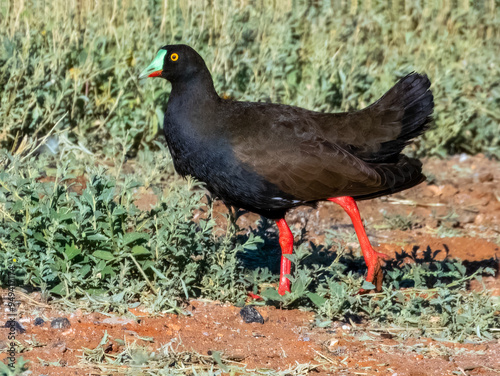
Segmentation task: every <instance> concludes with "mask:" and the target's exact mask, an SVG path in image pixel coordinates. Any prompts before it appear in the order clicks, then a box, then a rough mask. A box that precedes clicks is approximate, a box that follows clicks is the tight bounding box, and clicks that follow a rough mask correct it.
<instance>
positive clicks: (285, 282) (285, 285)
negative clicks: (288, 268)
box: [278, 277, 290, 296]
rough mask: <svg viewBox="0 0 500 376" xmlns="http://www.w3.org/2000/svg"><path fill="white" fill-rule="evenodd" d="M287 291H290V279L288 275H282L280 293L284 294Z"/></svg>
mask: <svg viewBox="0 0 500 376" xmlns="http://www.w3.org/2000/svg"><path fill="white" fill-rule="evenodd" d="M287 292H288V293H289V292H290V280H289V279H288V278H286V277H282V278H280V283H279V286H278V294H280V295H281V296H283V295H285V293H287Z"/></svg>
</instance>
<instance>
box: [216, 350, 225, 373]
mask: <svg viewBox="0 0 500 376" xmlns="http://www.w3.org/2000/svg"><path fill="white" fill-rule="evenodd" d="M212 357H213V358H214V360H215V362H216V363H217V364H218V365H219V367H220V368H221V369H222V370H223V371H224V372H229V367H228V366H226V365H225V364H224V363H222V359H221V357H220V352H219V351H212Z"/></svg>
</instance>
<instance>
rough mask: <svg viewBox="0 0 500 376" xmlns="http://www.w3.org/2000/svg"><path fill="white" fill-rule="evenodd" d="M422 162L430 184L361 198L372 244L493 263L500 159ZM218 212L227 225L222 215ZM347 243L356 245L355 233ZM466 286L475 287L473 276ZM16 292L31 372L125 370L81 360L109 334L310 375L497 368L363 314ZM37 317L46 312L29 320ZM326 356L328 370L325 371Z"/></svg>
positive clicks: (470, 350)
mask: <svg viewBox="0 0 500 376" xmlns="http://www.w3.org/2000/svg"><path fill="white" fill-rule="evenodd" d="M424 166H425V167H424V170H425V172H426V174H427V176H428V178H429V179H428V181H427V182H425V183H423V184H421V185H419V186H418V187H415V188H413V189H410V190H408V191H405V192H401V193H398V194H395V195H393V196H389V197H383V198H379V199H375V200H370V201H363V202H360V203H359V207H360V211H361V215H362V217H363V219H364V221H365V225H366V227H367V232H368V235H369V237H370V239H371V240H372V244H373V245H374V246H375V248H376V250H378V251H381V252H385V253H387V254H388V255H390V256H391V257H396V256H398V257H400V258H401V259H402V260H403V262H414V259H415V258H423V257H424V253H426V252H427V253H428V252H430V253H431V254H432V255H433V256H435V257H436V258H437V259H444V258H458V259H461V260H464V261H467V262H470V263H474V262H476V263H481V265H484V264H487V265H488V266H492V267H493V268H494V269H496V271H497V272H498V270H499V267H500V263H499V258H500V246H499V244H500V188H499V187H500V168H499V166H500V163H498V162H496V161H491V160H488V159H487V158H485V157H484V156H481V155H478V156H473V157H471V156H465V155H463V156H455V157H452V158H450V159H447V160H439V159H434V158H432V159H427V160H424ZM155 199H156V198H155V197H154V196H153V195H152V194H149V193H147V192H146V193H144V194H142V195H141V196H140V197H138V199H137V201H136V204H137V205H138V206H139V207H141V208H142V209H148V208H149V206H150V205H151V204H154V202H155ZM225 210H226V209H225V207H224V206H223V205H219V204H217V205H216V211H218V212H221V213H222V212H224V211H225ZM216 218H217V219H218V221H220V227H221V231H223V230H222V229H223V228H224V226H225V224H224V221H223V218H222V216H220V215H219V216H218V217H216ZM287 219H288V220H289V223H290V225H291V226H293V227H294V228H295V229H299V230H302V229H303V231H302V233H303V234H305V235H304V236H305V237H306V239H307V241H311V242H314V243H317V244H320V243H321V242H323V241H325V233H326V230H329V229H330V230H331V229H333V230H340V231H353V229H352V226H351V225H350V221H349V219H348V217H347V215H346V214H345V213H344V212H343V211H342V209H341V208H340V207H338V206H336V205H334V204H332V203H323V204H320V205H318V207H317V208H299V209H296V210H294V211H292V212H290V214H289V216H288V217H287ZM258 220H259V217H258V216H256V215H254V214H251V213H247V214H245V215H243V216H242V217H241V218H240V219H239V220H238V224H239V225H240V227H241V228H242V229H243V231H250V230H251V229H254V228H255V227H256V226H257V222H258ZM388 223H389V225H388ZM347 245H348V246H349V247H352V248H353V249H358V248H359V245H358V244H357V242H353V243H352V244H347ZM483 281H484V283H485V284H486V287H487V288H488V289H489V290H490V291H491V293H492V294H493V295H495V296H500V278H498V273H497V275H496V276H495V277H486V278H484V279H483ZM469 287H470V289H480V288H482V287H481V286H479V284H478V283H471V285H470V286H469ZM5 294H6V291H5V290H4V291H2V295H5ZM17 296H18V299H19V302H20V306H19V312H20V315H19V322H20V323H21V324H22V325H23V326H24V328H25V330H26V331H25V333H23V334H18V335H17V336H16V338H17V340H19V341H21V342H22V343H23V344H25V349H24V352H23V353H22V354H20V355H22V356H23V358H24V359H28V360H30V361H31V364H30V370H31V371H32V375H51V376H52V375H113V374H124V372H125V371H124V370H123V369H113V368H112V367H110V368H105V369H98V368H96V367H94V366H91V365H86V364H84V363H83V362H81V357H82V349H83V348H88V349H94V348H96V347H97V346H98V345H99V343H100V342H101V340H102V339H103V336H104V335H105V332H107V335H108V337H107V339H106V345H105V349H106V350H105V351H106V352H107V353H109V354H118V353H120V352H121V351H123V348H124V346H125V343H128V344H130V343H134V342H135V343H137V344H138V345H142V346H146V347H147V348H148V349H149V350H150V351H158V349H159V348H160V347H161V346H162V345H165V344H167V343H170V344H171V346H172V348H173V349H175V350H176V351H195V352H197V353H199V354H201V355H204V356H210V355H212V354H213V353H214V352H216V351H220V352H222V353H223V354H224V358H225V359H229V360H230V361H232V362H234V364H239V365H242V366H247V369H249V370H251V369H262V368H266V369H269V368H271V369H281V370H285V369H287V368H289V367H293V366H295V365H297V364H309V367H310V369H311V371H310V373H311V374H317V375H329V374H339V375H374V374H377V375H378V374H380V375H392V376H396V375H397V376H418V375H498V374H500V356H498V354H500V342H499V341H490V342H485V343H480V344H457V343H448V342H438V341H435V340H432V339H430V338H409V339H406V340H401V339H397V338H395V337H394V334H395V333H394V332H393V333H391V331H390V330H384V331H377V330H376V329H374V328H373V327H372V326H370V324H369V323H362V324H355V323H352V322H349V323H344V322H338V323H334V324H333V326H332V327H330V328H318V327H315V326H313V325H311V324H312V322H313V321H314V315H313V313H311V312H303V311H299V310H282V309H277V308H275V307H268V306H261V307H256V309H257V310H258V311H259V312H260V313H261V314H262V316H263V317H264V320H265V322H264V324H259V323H251V324H246V323H244V322H243V320H242V319H241V317H240V313H239V312H240V308H238V307H234V306H231V305H226V304H221V303H219V302H211V301H202V300H193V301H191V302H190V305H189V306H188V307H186V308H185V309H186V311H188V312H190V315H187V316H180V315H174V314H166V315H161V316H152V315H148V314H147V313H146V312H143V311H141V310H140V309H139V308H138V309H131V310H130V313H131V314H132V315H135V316H136V319H133V316H132V315H129V316H128V317H119V316H114V315H103V314H98V313H88V312H84V311H81V310H77V311H75V312H73V313H71V314H67V313H62V312H58V311H56V310H55V309H54V308H53V307H51V306H50V305H46V304H44V303H42V302H41V300H40V297H39V295H38V294H37V293H35V294H29V295H26V294H24V293H22V292H19V293H18V294H17ZM37 317H43V318H44V319H45V320H46V322H45V323H44V324H43V325H41V326H37V325H35V323H34V320H35V318H37ZM56 317H66V318H67V319H68V320H69V322H70V325H71V326H70V327H69V328H66V329H55V328H51V326H50V320H52V319H53V318H56ZM131 317H132V318H131ZM6 320H7V314H6V312H4V311H2V312H1V313H0V323H4V322H6ZM47 320H49V321H47ZM2 326H3V324H2ZM0 333H2V334H0V352H1V353H0V359H2V360H4V359H5V358H6V356H7V354H6V353H5V347H6V345H7V343H8V342H7V340H6V337H7V333H8V329H7V328H0ZM4 334H5V335H4ZM35 339H36V340H35ZM26 341H28V342H26ZM29 341H31V342H29ZM123 341H125V343H124V342H123ZM326 366H329V367H333V368H334V369H336V371H335V372H333V373H332V371H325V369H326V368H325V367H326Z"/></svg>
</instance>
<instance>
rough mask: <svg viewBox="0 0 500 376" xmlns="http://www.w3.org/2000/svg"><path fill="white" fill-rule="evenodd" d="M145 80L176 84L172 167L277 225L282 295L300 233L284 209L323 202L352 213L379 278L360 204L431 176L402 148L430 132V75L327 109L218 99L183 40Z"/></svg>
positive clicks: (168, 133) (170, 123)
mask: <svg viewBox="0 0 500 376" xmlns="http://www.w3.org/2000/svg"><path fill="white" fill-rule="evenodd" d="M140 77H141V78H142V77H162V78H164V79H166V80H168V81H170V82H171V83H172V91H171V93H170V97H169V99H168V104H167V112H166V113H165V122H164V132H165V137H166V139H167V143H168V147H169V150H170V153H171V155H172V159H173V162H174V166H175V169H176V170H177V172H178V173H179V174H181V175H184V176H185V175H192V176H194V177H195V178H196V179H198V180H201V181H202V182H204V183H205V184H206V187H207V188H208V190H209V191H210V192H211V193H212V194H213V195H214V196H216V197H218V198H220V199H221V200H222V201H223V202H224V203H225V204H226V205H228V206H233V207H236V208H242V209H246V210H248V211H251V212H255V213H258V214H260V215H262V216H264V217H267V218H270V219H273V220H275V221H276V223H277V225H278V229H279V243H280V246H281V251H282V257H281V271H280V280H279V286H278V292H279V293H280V294H282V295H283V294H285V293H286V292H287V291H288V292H290V280H289V279H288V278H287V275H288V274H290V272H291V271H290V268H291V262H290V260H289V259H288V258H286V257H285V255H288V254H291V253H292V251H293V235H292V232H291V231H290V229H289V227H288V225H287V223H286V220H285V214H286V213H287V211H288V210H290V209H291V208H294V207H297V206H300V205H314V204H315V203H316V202H318V201H325V200H328V201H332V202H335V203H337V204H339V205H340V206H341V207H342V208H343V209H344V210H345V211H346V212H347V214H348V215H349V216H350V217H351V220H352V223H353V225H354V229H355V231H356V234H357V236H358V239H359V242H360V245H361V250H362V252H363V256H364V259H365V262H366V265H367V268H368V271H367V275H366V280H367V281H368V282H372V283H374V284H375V285H376V286H377V287H378V288H380V286H381V284H382V278H383V274H382V269H381V264H380V259H384V258H387V256H386V255H384V254H383V253H379V252H376V251H375V250H374V249H373V248H372V246H371V245H370V241H369V240H368V237H367V235H366V232H365V230H364V227H363V223H362V221H361V217H360V214H359V211H358V208H357V205H356V201H358V200H366V199H371V198H374V197H379V196H382V195H387V194H391V193H395V192H399V191H402V190H404V189H408V188H411V187H413V186H415V185H417V184H419V183H421V182H422V181H424V180H425V176H424V175H423V174H422V164H421V162H420V161H419V160H417V159H414V158H409V157H407V156H405V155H403V154H401V151H402V150H403V148H404V147H405V146H406V145H407V144H409V143H410V142H411V140H412V139H414V138H415V137H417V136H419V135H420V134H422V132H424V131H425V130H426V129H427V128H428V126H429V123H430V121H431V114H432V111H433V107H434V103H433V96H432V93H431V91H430V89H429V87H430V85H431V84H430V81H429V79H428V78H427V76H425V75H420V74H418V73H411V74H409V75H407V76H406V77H403V78H402V79H401V80H400V81H399V82H398V83H397V84H396V85H394V87H392V88H391V89H390V90H389V91H388V92H387V93H385V94H384V95H383V96H382V97H381V98H380V99H379V100H378V101H376V102H375V103H373V104H372V105H370V106H368V107H366V108H364V109H362V110H359V111H353V112H346V113H321V112H314V111H310V110H306V109H303V108H300V107H293V106H287V105H283V104H275V103H263V102H239V101H234V100H225V99H222V98H221V97H219V95H218V94H217V92H216V91H215V88H214V83H213V80H212V76H211V75H210V72H209V70H208V68H207V66H206V64H205V62H204V60H203V58H202V57H201V56H200V55H199V54H198V53H197V52H196V51H195V50H194V49H193V48H191V47H189V46H186V45H168V46H164V47H162V48H161V49H160V50H159V52H158V54H157V56H156V58H155V59H154V60H153V62H152V63H151V64H150V65H149V66H148V67H147V68H146V69H145V70H144V71H143V72H142V74H141V76H140Z"/></svg>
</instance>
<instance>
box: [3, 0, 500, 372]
mask: <svg viewBox="0 0 500 376" xmlns="http://www.w3.org/2000/svg"><path fill="white" fill-rule="evenodd" d="M167 3H168V7H167V8H164V7H163V2H161V4H160V3H156V4H155V3H150V2H140V1H133V0H124V1H123V2H117V1H115V2H114V3H109V4H108V3H107V2H98V3H96V2H94V1H84V0H82V1H77V2H70V3H68V2H65V1H62V0H58V1H54V2H51V3H47V2H35V1H33V2H29V1H28V2H7V3H5V2H2V3H1V5H0V37H1V38H0V87H1V92H2V96H1V99H0V101H1V102H0V122H1V124H2V130H1V132H0V146H1V149H0V166H1V169H0V250H1V251H0V280H1V281H2V283H5V281H6V279H7V268H8V267H9V266H11V263H12V259H13V258H16V259H17V262H16V266H15V270H16V277H17V284H18V285H26V286H34V287H35V288H38V289H40V290H41V291H42V292H43V294H44V296H45V297H49V296H50V297H51V298H52V299H53V301H56V302H59V303H61V304H66V305H69V306H71V307H76V306H79V305H81V306H85V307H87V308H90V309H94V310H103V311H106V310H110V309H112V310H113V311H114V312H124V311H126V309H127V308H128V307H129V306H130V305H131V304H137V302H141V303H143V304H144V305H146V306H147V307H149V308H151V309H152V310H155V311H164V312H165V311H167V312H182V311H183V302H185V301H186V300H187V299H188V298H197V297H202V298H208V299H213V300H221V301H229V302H232V303H234V304H238V305H242V304H244V300H245V297H246V292H247V291H253V292H255V293H257V292H260V291H262V295H263V296H264V297H265V298H266V302H265V303H266V304H277V305H281V306H283V307H292V308H297V307H302V308H304V309H310V310H314V311H315V312H317V323H316V325H319V326H328V325H329V324H330V322H331V320H332V319H335V318H341V317H347V316H352V315H356V316H363V317H367V318H369V319H370V320H371V321H372V322H373V323H375V324H379V323H380V324H384V325H392V326H394V327H396V328H398V330H399V333H400V335H401V336H407V335H414V334H418V335H426V336H431V337H434V338H440V339H451V340H459V341H464V340H485V339H491V338H493V336H494V335H495V333H496V334H497V335H498V332H494V331H492V330H491V329H492V328H498V327H499V317H498V314H497V315H495V312H496V311H498V309H499V302H498V299H496V300H495V299H494V298H491V297H490V296H489V295H488V293H487V292H482V293H470V292H467V289H466V284H467V282H468V281H469V280H470V279H472V278H479V279H480V278H481V275H484V274H489V273H492V270H489V269H478V270H468V269H466V267H465V266H464V265H462V264H461V263H459V262H451V261H443V262H439V261H432V260H431V261H427V260H426V261H423V260H421V261H420V262H417V263H415V264H412V265H408V264H405V265H404V266H403V267H401V266H400V265H399V264H397V263H396V262H395V263H393V264H390V265H388V273H387V274H386V276H385V281H384V286H385V288H384V291H383V292H381V293H378V294H368V295H363V296H360V295H356V292H357V291H358V289H359V288H360V287H361V284H362V281H363V278H362V275H361V274H360V273H358V272H359V271H362V270H364V269H363V266H362V265H363V262H362V259H361V258H360V257H357V256H355V255H353V254H351V253H349V252H348V251H347V250H345V249H343V248H342V246H340V245H338V244H335V243H333V242H332V241H331V240H330V239H327V240H328V241H327V243H326V244H327V245H326V246H325V247H324V248H321V249H312V250H311V246H310V245H307V244H305V243H303V244H299V245H298V246H297V247H296V250H297V252H296V254H294V255H293V256H291V259H292V262H293V265H294V274H293V276H292V293H291V294H290V295H288V296H285V297H281V296H279V295H278V294H277V292H276V290H275V289H274V288H272V287H269V286H270V284H271V283H275V282H276V281H277V274H276V273H275V272H276V270H275V268H276V265H277V263H276V261H277V259H278V256H277V254H276V253H272V252H277V251H278V243H277V239H276V237H274V238H273V237H272V236H271V237H269V236H268V233H267V235H266V236H263V234H264V232H265V231H266V223H265V221H263V222H262V223H261V226H260V227H259V230H258V231H256V232H254V233H250V234H249V235H241V234H238V232H237V228H236V227H229V228H228V231H227V233H226V234H224V235H222V236H216V235H215V234H214V231H213V229H214V227H215V220H214V219H213V218H212V215H211V213H212V212H211V208H210V206H204V207H203V210H204V213H202V214H203V215H201V216H199V215H198V214H199V213H198V212H196V210H195V209H197V208H199V207H200V201H201V199H202V197H203V191H202V190H200V189H199V188H200V184H199V183H197V182H195V181H192V180H188V182H187V183H186V181H183V180H180V179H178V177H177V176H175V173H174V171H173V167H172V163H171V160H170V157H169V155H168V152H167V150H166V148H165V146H164V145H162V143H161V142H156V141H155V138H156V136H157V133H158V131H159V129H160V128H161V123H162V121H163V120H162V118H163V111H164V109H165V104H166V100H167V98H168V90H169V88H170V86H169V85H168V84H167V83H166V82H164V81H160V80H147V82H139V81H138V80H137V74H138V73H139V71H140V70H141V69H143V68H144V67H145V66H146V65H147V64H148V63H149V62H150V60H151V59H152V58H153V56H154V55H155V53H156V50H157V49H158V48H159V47H160V46H162V45H164V44H167V43H187V44H190V45H192V46H194V47H195V48H196V49H197V50H198V51H200V53H201V54H202V55H203V56H204V57H205V59H206V61H207V63H208V65H209V68H210V70H211V71H212V73H213V76H214V80H215V85H216V88H217V89H218V90H219V92H220V93H221V94H224V95H227V96H230V97H233V98H237V99H242V100H272V101H276V102H282V103H288V104H293V105H298V106H302V107H306V108H310V109H314V110H318V111H344V110H349V109H354V108H359V107H363V106H366V105H368V104H369V103H371V102H372V101H374V100H376V99H377V98H378V97H380V95H381V94H382V93H384V92H385V91H386V90H387V89H389V88H390V87H391V86H392V84H394V83H395V81H396V80H397V79H398V78H399V77H401V76H403V75H405V74H406V73H408V72H410V71H413V70H416V71H419V72H425V73H427V74H428V75H429V76H430V78H431V81H432V82H433V92H434V95H435V103H436V108H435V114H436V121H435V123H436V124H435V128H434V129H433V130H432V131H430V132H428V133H427V134H426V136H425V137H424V138H423V139H422V140H421V141H419V142H418V143H417V144H415V146H413V152H414V153H416V154H419V155H446V154H447V153H455V152H469V153H477V152H483V153H485V154H487V155H490V156H496V157H500V147H499V132H498V121H499V119H500V112H499V108H500V106H499V104H500V87H499V82H500V70H499V69H498V52H497V51H499V50H500V21H499V20H500V17H499V15H498V7H496V6H495V4H496V3H495V2H488V3H487V6H486V5H485V6H484V7H482V6H470V7H469V8H468V9H466V10H465V9H464V8H463V7H462V8H456V9H453V10H451V8H450V6H449V4H448V5H447V4H446V3H445V4H444V5H443V4H440V5H437V6H436V7H435V8H433V7H432V5H429V7H427V6H426V7H424V8H420V7H419V5H418V3H415V4H417V5H411V4H407V7H406V8H404V7H400V6H397V5H394V6H393V7H392V8H384V7H382V5H375V4H372V3H370V4H371V5H368V4H363V5H359V7H358V8H347V9H333V8H324V9H323V8H322V7H319V6H306V5H293V6H292V5H290V4H288V3H285V2H277V4H280V5H277V4H276V5H275V6H274V7H273V8H270V9H265V10H264V9H261V8H259V7H258V6H253V5H252V6H251V5H245V4H246V3H245V2H243V3H239V5H235V6H219V7H217V8H216V7H215V6H212V7H210V8H206V7H205V4H201V3H200V4H199V3H198V2H194V1H193V2H182V3H181V4H180V3H179V4H178V3H175V2H165V4H167ZM396 3H397V2H396ZM396 3H395V4H396ZM466 4H468V2H464V4H463V5H464V6H465V5H466ZM118 5H119V6H118ZM204 9H213V10H211V11H206V10H204ZM215 9H217V11H216V10H215ZM56 140H57V141H56ZM44 143H45V144H48V146H49V147H47V146H42V144H44ZM51 143H52V144H51ZM55 146H57V149H58V150H57V153H56V154H52V153H50V152H49V149H50V148H52V149H54V148H55ZM130 157H133V159H132V160H130ZM82 175H83V176H84V180H85V181H86V188H85V189H83V191H82V192H81V193H80V192H75V187H76V183H75V181H74V179H75V178H77V177H79V176H82ZM47 176H48V177H49V178H46V177H47ZM147 190H152V191H153V192H154V193H155V194H156V195H157V196H158V202H157V203H156V204H155V205H154V206H153V208H152V209H151V210H140V209H138V208H137V206H136V203H135V199H136V198H137V197H138V195H139V194H140V193H141V192H145V191H147ZM200 218H201V219H200ZM390 226H393V227H399V228H402V227H408V226H410V227H411V221H409V220H408V219H406V218H403V217H398V218H394V221H393V222H392V223H390ZM237 234H238V235H237ZM319 253H323V254H327V255H329V256H328V257H330V259H328V260H327V262H324V263H318V262H316V261H315V260H316V259H315V257H317V256H318V254H319ZM364 287H365V288H370V286H368V285H366V284H365V285H364ZM402 287H405V288H406V289H405V290H400V288H402ZM92 351H93V350H92ZM92 354H93V353H92V352H91V351H90V352H87V353H85V360H86V361H89V362H90V361H92V359H91V358H92ZM167 355H168V354H167ZM167 355H165V357H166V356H167ZM163 356H164V355H161V356H160V355H158V357H159V358H158V359H156V358H155V359H154V361H158V362H160V363H161V362H166V360H165V359H170V358H168V357H167V358H165V359H164V358H162V357H163ZM169 356H174V355H172V354H170V355H169ZM175 356H187V357H195V355H193V354H181V355H178V354H175ZM196 356H197V355H196ZM190 359H191V358H190ZM214 359H215V357H214ZM219 360H220V359H219ZM124 362H125V361H124V360H123V361H121V362H120V361H119V360H117V363H116V364H123V363H124ZM196 362H197V363H203V364H205V363H204V362H205V359H204V358H203V359H202V358H196ZM209 363H210V362H208V361H207V364H209ZM216 363H217V361H216ZM210 364H212V363H210ZM304 367H305V366H304ZM304 370H305V369H304ZM304 370H295V371H294V372H296V373H294V374H300V372H305V371H304ZM181 371H182V369H181V370H180V371H179V372H181Z"/></svg>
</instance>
